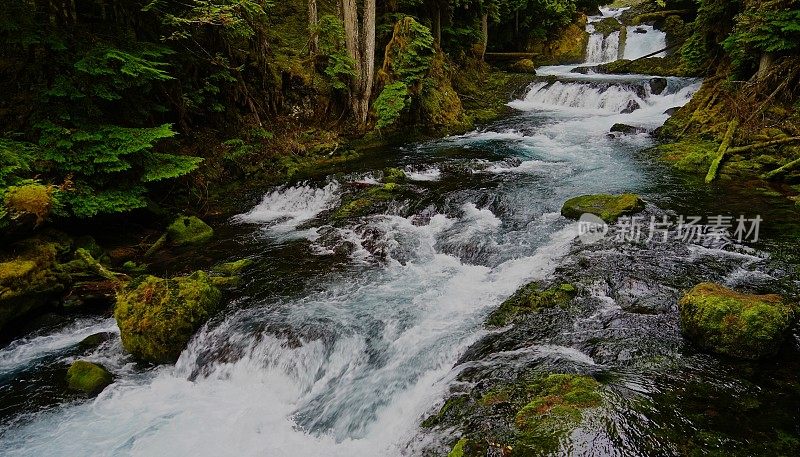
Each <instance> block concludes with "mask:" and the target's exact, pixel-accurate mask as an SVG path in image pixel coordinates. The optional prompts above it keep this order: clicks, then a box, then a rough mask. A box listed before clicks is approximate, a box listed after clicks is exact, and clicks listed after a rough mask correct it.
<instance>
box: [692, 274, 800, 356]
mask: <svg viewBox="0 0 800 457" xmlns="http://www.w3.org/2000/svg"><path fill="white" fill-rule="evenodd" d="M679 307H680V313H681V325H682V328H683V331H684V333H686V335H687V336H689V337H690V338H691V339H692V340H694V341H695V342H697V343H698V344H699V345H701V346H702V347H704V348H706V349H709V350H711V351H714V352H716V353H718V354H724V355H728V356H732V357H738V358H744V359H759V358H763V357H769V356H773V355H775V354H776V353H777V352H778V350H779V349H780V347H781V345H782V344H783V342H784V341H785V339H786V336H787V334H788V332H789V329H790V327H791V325H792V323H793V321H794V319H795V316H796V311H795V307H794V306H792V305H790V304H788V303H786V301H785V300H784V299H783V298H782V297H781V296H779V295H749V294H743V293H739V292H736V291H734V290H731V289H728V288H726V287H724V286H721V285H719V284H714V283H702V284H699V285H697V286H695V287H694V288H693V289H692V290H691V291H689V293H687V294H686V295H685V296H684V297H683V298H682V299H681V301H680V303H679Z"/></svg>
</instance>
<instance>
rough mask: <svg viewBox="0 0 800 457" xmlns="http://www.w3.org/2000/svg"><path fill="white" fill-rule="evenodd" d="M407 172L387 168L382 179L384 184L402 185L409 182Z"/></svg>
mask: <svg viewBox="0 0 800 457" xmlns="http://www.w3.org/2000/svg"><path fill="white" fill-rule="evenodd" d="M407 179H408V178H407V176H406V172H404V171H403V170H401V169H399V168H385V169H384V170H383V178H381V182H382V183H387V184H388V183H395V184H402V183H404V182H406V180H407Z"/></svg>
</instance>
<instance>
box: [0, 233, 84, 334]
mask: <svg viewBox="0 0 800 457" xmlns="http://www.w3.org/2000/svg"><path fill="white" fill-rule="evenodd" d="M17 247H18V254H17V255H16V256H10V257H6V258H5V259H4V260H3V261H0V330H2V329H3V327H4V326H5V325H6V324H8V323H9V322H10V321H12V320H13V319H16V318H18V317H21V316H24V315H26V314H28V313H30V312H33V311H36V310H40V309H42V308H45V307H47V306H50V305H52V304H54V303H56V302H57V301H58V299H59V298H60V297H61V295H62V294H63V293H64V291H65V290H66V289H67V287H68V286H69V284H70V278H69V275H67V274H66V273H65V272H64V271H63V270H62V269H61V267H60V265H59V264H58V262H57V259H56V255H57V252H58V249H57V246H56V245H55V244H54V243H48V242H45V241H44V240H42V239H31V240H28V241H25V242H23V243H22V244H20V245H18V246H17Z"/></svg>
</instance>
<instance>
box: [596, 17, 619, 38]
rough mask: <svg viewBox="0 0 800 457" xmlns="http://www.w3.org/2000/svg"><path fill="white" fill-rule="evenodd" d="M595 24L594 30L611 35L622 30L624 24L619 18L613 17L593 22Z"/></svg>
mask: <svg viewBox="0 0 800 457" xmlns="http://www.w3.org/2000/svg"><path fill="white" fill-rule="evenodd" d="M592 25H593V26H594V31H595V32H597V33H602V34H603V35H605V36H608V35H611V34H612V33H614V32H620V31H621V30H622V29H623V28H625V26H624V25H622V24H621V23H620V22H619V21H618V20H616V19H614V18H613V17H606V18H603V19H602V20H600V21H598V22H595V23H593V24H592Z"/></svg>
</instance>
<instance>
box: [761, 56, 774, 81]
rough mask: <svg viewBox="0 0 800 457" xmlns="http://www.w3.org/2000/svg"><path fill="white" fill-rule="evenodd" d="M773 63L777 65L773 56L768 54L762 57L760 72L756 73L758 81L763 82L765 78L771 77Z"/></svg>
mask: <svg viewBox="0 0 800 457" xmlns="http://www.w3.org/2000/svg"><path fill="white" fill-rule="evenodd" d="M773 63H775V56H774V55H773V54H770V53H768V52H767V53H764V54H762V55H761V60H760V61H759V63H758V72H757V73H756V80H757V81H759V82H760V81H763V80H764V78H766V77H767V76H768V75H769V71H770V69H772V64H773Z"/></svg>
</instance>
